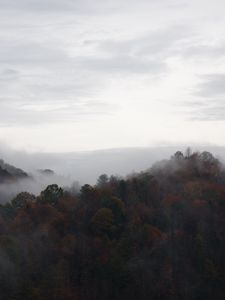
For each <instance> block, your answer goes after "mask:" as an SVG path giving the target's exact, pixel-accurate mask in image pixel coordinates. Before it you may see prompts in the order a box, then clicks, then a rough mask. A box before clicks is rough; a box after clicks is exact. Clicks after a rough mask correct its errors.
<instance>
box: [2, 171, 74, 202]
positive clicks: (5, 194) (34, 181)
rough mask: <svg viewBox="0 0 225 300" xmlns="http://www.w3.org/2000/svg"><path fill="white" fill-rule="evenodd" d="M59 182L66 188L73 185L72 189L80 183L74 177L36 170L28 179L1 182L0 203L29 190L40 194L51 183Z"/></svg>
mask: <svg viewBox="0 0 225 300" xmlns="http://www.w3.org/2000/svg"><path fill="white" fill-rule="evenodd" d="M54 183H56V184H58V185H59V186H61V187H64V188H65V189H69V188H71V187H72V190H73V191H74V190H75V189H76V190H77V189H78V183H76V182H73V181H72V178H70V177H65V176H59V175H51V176H49V175H47V176H45V175H43V174H39V173H38V172H35V173H34V174H32V177H30V178H28V179H21V180H18V181H16V182H13V183H12V182H8V183H3V184H0V203H5V202H7V201H9V200H12V199H13V198H14V197H15V196H16V195H17V194H19V193H21V192H29V193H31V194H34V195H39V194H40V192H41V191H43V190H44V189H45V188H46V187H47V186H48V185H50V184H54Z"/></svg>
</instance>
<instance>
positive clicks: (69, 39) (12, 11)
mask: <svg viewBox="0 0 225 300" xmlns="http://www.w3.org/2000/svg"><path fill="white" fill-rule="evenodd" d="M224 11H225V1H224V0H215V1H210V0H204V1H203V0H123V1H121V0H0V91H1V93H0V142H1V143H4V144H7V145H9V146H11V147H13V148H16V149H26V150H27V151H50V152H61V151H81V150H95V149H106V148H121V147H137V146H138V147H143V146H144V147H149V146H159V145H174V144H180V143H182V144H191V143H199V144H215V145H225V140H224V132H225V122H224V121H225V18H224Z"/></svg>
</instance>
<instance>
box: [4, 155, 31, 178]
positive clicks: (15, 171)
mask: <svg viewBox="0 0 225 300" xmlns="http://www.w3.org/2000/svg"><path fill="white" fill-rule="evenodd" d="M24 178H29V175H28V174H27V173H26V172H24V171H23V170H21V169H19V168H16V167H14V166H12V165H9V164H7V163H5V162H4V160H2V159H0V183H5V182H10V181H17V180H19V179H24Z"/></svg>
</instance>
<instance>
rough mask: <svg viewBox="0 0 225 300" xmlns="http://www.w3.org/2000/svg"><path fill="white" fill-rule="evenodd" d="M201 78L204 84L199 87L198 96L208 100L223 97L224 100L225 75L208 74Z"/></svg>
mask: <svg viewBox="0 0 225 300" xmlns="http://www.w3.org/2000/svg"><path fill="white" fill-rule="evenodd" d="M200 78H201V79H203V82H202V83H200V84H199V85H198V87H197V90H196V92H195V94H196V95H198V96H201V97H206V98H212V97H215V98H218V97H222V98H223V99H224V97H225V74H221V73H219V74H208V75H204V76H201V77H200ZM223 99H222V100H223Z"/></svg>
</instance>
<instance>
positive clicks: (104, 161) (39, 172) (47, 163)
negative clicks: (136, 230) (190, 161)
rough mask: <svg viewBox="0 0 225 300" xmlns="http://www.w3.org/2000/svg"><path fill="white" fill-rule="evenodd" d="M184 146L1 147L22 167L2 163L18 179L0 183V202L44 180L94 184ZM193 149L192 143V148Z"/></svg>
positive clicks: (222, 155) (219, 151)
mask: <svg viewBox="0 0 225 300" xmlns="http://www.w3.org/2000/svg"><path fill="white" fill-rule="evenodd" d="M186 148H187V147H185V146H181V147H175V146H173V147H158V148H157V147H156V148H121V149H107V150H97V151H87V152H71V153H27V152H22V151H13V150H11V149H4V147H2V149H1V150H0V157H1V158H3V159H4V161H7V162H9V163H10V164H12V165H15V166H17V167H19V168H21V169H22V170H24V171H22V170H20V169H17V168H15V167H12V166H10V165H8V164H5V166H7V168H6V167H5V169H6V171H5V172H7V170H8V171H11V174H17V175H18V176H20V179H22V180H19V181H18V180H17V181H16V182H13V183H8V182H5V183H4V184H0V195H1V199H0V200H1V201H3V202H5V201H8V200H10V199H11V198H12V197H14V196H15V195H16V194H18V193H19V192H23V191H28V192H30V193H33V194H39V193H40V191H41V190H43V189H44V188H45V187H46V186H47V185H48V184H53V183H56V184H59V185H60V186H63V187H68V186H71V185H72V184H73V185H74V186H75V187H76V188H78V186H79V185H83V184H86V183H88V184H95V183H96V181H97V178H98V177H99V175H100V174H104V173H105V174H108V175H119V176H126V175H128V174H132V173H135V172H139V171H142V170H146V169H147V168H150V167H151V166H152V165H153V164H154V163H156V162H157V161H161V160H163V159H169V158H170V157H171V155H172V154H173V153H175V152H176V151H177V149H180V150H181V151H185V149H186ZM201 149H205V150H207V151H210V152H211V153H213V154H214V155H215V156H216V157H218V158H219V159H220V160H221V161H224V159H225V148H224V147H213V146H208V147H198V148H197V150H199V151H201ZM195 150H196V149H195V148H194V147H193V151H195ZM2 164H3V162H2ZM0 166H1V165H0ZM52 170H54V172H53V171H52ZM26 172H27V173H29V174H32V178H31V177H27V176H28V175H27V173H26ZM22 175H24V176H22ZM5 176H6V174H5ZM78 183H79V185H78Z"/></svg>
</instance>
